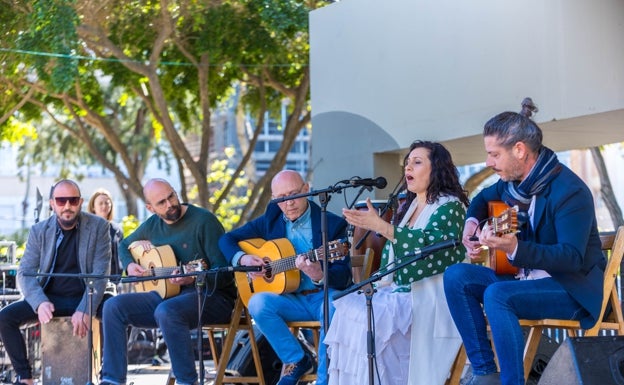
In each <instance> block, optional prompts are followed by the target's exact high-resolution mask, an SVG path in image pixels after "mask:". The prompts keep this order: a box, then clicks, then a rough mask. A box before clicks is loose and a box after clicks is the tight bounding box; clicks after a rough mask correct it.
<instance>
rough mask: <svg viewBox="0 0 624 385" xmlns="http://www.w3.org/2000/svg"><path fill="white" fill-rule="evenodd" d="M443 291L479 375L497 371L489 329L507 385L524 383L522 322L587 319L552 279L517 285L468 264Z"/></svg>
mask: <svg viewBox="0 0 624 385" xmlns="http://www.w3.org/2000/svg"><path fill="white" fill-rule="evenodd" d="M444 292H445V295H446V300H447V302H448V306H449V310H450V312H451V316H452V317H453V321H454V322H455V325H456V326H457V330H458V331H459V334H460V335H461V337H462V340H463V342H464V346H465V347H466V354H467V355H468V358H469V359H470V363H471V364H472V371H473V373H474V374H476V375H485V374H490V373H495V372H496V370H497V369H496V363H495V362H494V354H493V352H492V347H491V344H490V341H489V340H488V336H487V323H489V324H490V328H491V333H492V339H493V341H494V346H495V348H496V352H497V355H498V362H499V365H500V370H501V383H502V384H503V385H521V384H524V367H523V353H524V336H523V334H522V328H521V327H520V323H519V321H518V320H519V319H532V320H535V319H542V318H559V319H571V320H578V319H581V318H583V317H584V316H587V311H586V310H585V309H583V307H581V305H580V304H579V303H578V302H576V301H575V300H574V299H573V298H572V297H571V296H570V295H569V294H568V293H567V292H566V291H565V290H564V289H563V287H562V286H561V285H560V284H559V283H558V282H557V281H555V280H554V279H552V278H543V279H538V280H516V279H514V277H513V276H511V275H496V274H495V273H494V271H493V270H492V269H490V268H488V267H483V266H479V265H472V264H468V263H459V264H456V265H452V266H450V267H449V268H448V269H447V270H446V271H445V272H444ZM482 304H483V307H482V306H481V305H482ZM484 311H485V315H487V321H486V318H485V315H484Z"/></svg>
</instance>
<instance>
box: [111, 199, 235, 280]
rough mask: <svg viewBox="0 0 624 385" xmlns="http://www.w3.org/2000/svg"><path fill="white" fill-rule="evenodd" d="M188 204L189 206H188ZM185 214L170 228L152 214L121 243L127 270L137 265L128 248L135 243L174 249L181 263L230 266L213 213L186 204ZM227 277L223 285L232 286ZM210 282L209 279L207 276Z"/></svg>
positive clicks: (210, 267) (120, 251)
mask: <svg viewBox="0 0 624 385" xmlns="http://www.w3.org/2000/svg"><path fill="white" fill-rule="evenodd" d="M185 205H186V204H185ZM186 206H187V207H188V208H187V210H186V213H185V214H184V216H183V217H182V218H180V220H179V221H177V222H175V223H173V224H171V225H169V224H167V223H165V222H164V221H163V220H162V219H161V218H160V217H158V215H152V216H151V217H149V218H148V219H147V220H146V221H145V222H143V223H142V224H141V225H140V226H139V227H138V228H137V229H136V230H135V231H134V232H133V233H132V234H130V235H129V236H128V237H126V238H124V239H123V240H122V241H121V243H120V244H119V258H120V260H121V262H122V264H123V267H124V270H126V269H127V267H128V265H129V264H130V263H132V262H134V259H133V258H132V255H131V254H130V250H128V246H129V245H130V244H131V243H132V242H134V241H140V240H148V241H150V242H151V243H152V244H153V245H154V246H162V245H169V246H171V248H172V250H173V252H174V254H175V256H176V260H177V261H178V263H180V262H181V263H183V264H184V263H188V262H190V261H193V260H197V259H203V260H204V261H205V262H206V264H207V268H208V269H212V268H215V267H224V266H228V263H227V261H226V260H225V257H224V256H223V254H222V253H221V250H220V249H219V245H218V242H219V238H220V237H221V235H223V233H224V230H223V226H222V225H221V223H220V222H219V220H218V219H217V217H215V216H214V214H212V213H211V212H210V211H208V210H206V209H204V208H201V207H197V206H193V205H186ZM220 275H223V276H227V277H226V278H228V279H225V281H226V282H224V281H222V279H221V278H220V279H219V281H220V285H219V287H222V285H223V284H229V283H228V282H227V281H229V278H231V276H232V274H231V273H224V274H220ZM208 278H209V280H210V277H208Z"/></svg>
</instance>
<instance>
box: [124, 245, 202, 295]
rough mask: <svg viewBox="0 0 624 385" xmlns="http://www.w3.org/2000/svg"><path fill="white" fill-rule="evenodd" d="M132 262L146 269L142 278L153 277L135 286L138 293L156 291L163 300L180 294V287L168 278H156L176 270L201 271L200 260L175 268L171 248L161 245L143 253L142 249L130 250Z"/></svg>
mask: <svg viewBox="0 0 624 385" xmlns="http://www.w3.org/2000/svg"><path fill="white" fill-rule="evenodd" d="M130 254H132V257H133V258H134V261H135V262H136V263H137V264H139V265H141V267H143V268H144V269H146V272H145V274H143V276H144V277H154V279H153V280H148V281H140V282H138V283H137V285H136V286H135V289H136V291H138V292H150V291H156V292H158V294H159V295H160V296H161V297H162V298H163V299H166V298H171V297H174V296H176V295H178V294H180V285H174V284H173V283H171V282H169V278H158V277H166V276H168V275H172V274H173V272H174V271H176V270H178V271H180V272H183V273H190V272H193V271H198V270H201V266H202V265H201V259H199V260H195V261H191V262H189V263H187V264H185V265H183V266H177V261H176V257H175V254H174V253H173V250H172V249H171V246H169V245H162V246H157V247H154V248H152V249H150V250H149V251H147V252H144V249H143V247H141V246H136V247H133V248H131V249H130Z"/></svg>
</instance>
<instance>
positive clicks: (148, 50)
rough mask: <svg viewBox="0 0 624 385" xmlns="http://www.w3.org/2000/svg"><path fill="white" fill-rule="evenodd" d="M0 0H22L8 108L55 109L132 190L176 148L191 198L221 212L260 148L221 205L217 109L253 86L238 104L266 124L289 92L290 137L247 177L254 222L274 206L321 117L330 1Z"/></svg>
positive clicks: (49, 112) (5, 73) (6, 65)
mask: <svg viewBox="0 0 624 385" xmlns="http://www.w3.org/2000/svg"><path fill="white" fill-rule="evenodd" d="M0 1H3V2H4V3H5V4H4V5H5V6H4V7H3V8H4V9H7V8H10V10H11V11H10V13H11V15H9V16H7V17H6V20H8V21H10V23H8V24H6V25H4V27H0V28H3V30H2V34H3V36H4V37H6V39H3V40H2V41H3V42H2V44H3V47H2V48H4V50H3V51H2V52H3V54H4V57H3V60H2V62H1V63H2V69H1V72H0V76H1V77H2V83H3V84H4V85H2V86H0V87H3V88H4V90H3V91H5V92H7V93H8V94H10V96H9V97H7V98H6V99H7V100H6V102H7V103H6V104H3V106H4V107H3V108H4V110H0V111H2V114H0V116H18V117H20V119H22V120H24V121H30V120H34V119H40V117H41V116H42V115H46V116H48V117H49V118H50V119H52V121H53V122H54V124H55V126H56V129H57V130H59V131H61V132H64V133H65V135H66V136H68V137H69V138H71V140H72V141H75V143H79V144H80V146H78V147H82V149H83V150H85V151H87V150H88V153H89V156H92V159H93V161H94V162H97V163H99V164H101V165H102V166H103V167H104V168H106V169H108V170H110V171H111V172H112V173H113V174H114V175H115V178H116V179H117V181H118V183H119V185H120V186H122V189H125V190H124V191H128V194H129V195H130V194H133V195H134V196H142V191H141V181H142V177H143V173H144V169H145V165H146V164H147V161H148V160H149V159H150V157H153V156H154V155H155V154H154V152H155V151H156V152H157V153H159V154H164V153H165V151H168V154H167V155H169V157H170V158H165V157H163V158H162V159H168V160H169V161H170V162H171V163H172V164H173V163H175V164H177V165H179V166H181V167H180V170H182V171H181V172H180V173H179V176H178V178H179V180H180V184H181V186H183V188H182V191H181V195H182V198H183V199H184V200H187V201H188V200H189V196H188V191H190V190H191V189H195V188H196V191H197V194H196V198H195V199H194V200H193V202H194V203H197V204H199V205H201V206H205V207H208V208H210V209H212V210H218V208H219V206H220V204H221V203H222V202H223V197H225V196H227V195H228V194H229V192H230V191H232V188H233V186H235V183H236V181H237V179H238V178H239V177H240V176H241V173H242V171H243V170H244V168H245V164H246V162H248V161H249V159H250V152H251V151H253V146H248V147H247V152H246V153H245V154H242V156H241V163H240V165H239V167H238V168H237V169H236V170H235V171H234V173H233V175H232V179H231V180H230V182H228V183H226V184H225V186H224V188H223V189H219V190H220V191H222V192H223V193H222V195H221V197H220V199H217V200H215V201H214V203H210V202H209V199H210V197H211V191H215V190H217V189H218V186H215V184H219V183H221V182H210V183H209V178H208V176H209V170H210V165H211V163H212V162H213V161H215V160H218V158H219V157H222V154H221V152H220V151H219V150H220V149H218V148H214V147H212V145H213V143H212V141H213V139H214V135H215V133H214V131H213V123H212V120H211V117H212V115H213V113H214V110H215V109H216V107H217V106H218V105H219V103H220V102H222V101H224V100H226V99H227V98H228V97H230V96H231V94H232V87H233V86H234V85H237V86H240V85H242V86H243V88H244V89H245V93H244V95H243V96H242V98H241V103H240V105H239V107H238V108H239V109H245V111H249V112H251V113H252V114H253V115H254V116H256V117H257V118H256V119H255V121H256V122H257V124H258V125H260V124H261V123H262V119H263V117H264V114H265V111H278V110H279V106H280V105H281V101H282V100H283V99H285V98H287V99H288V100H289V101H290V103H289V117H288V119H287V124H286V126H285V127H284V128H283V129H284V141H283V145H282V147H281V149H280V150H279V151H278V153H277V155H276V157H275V159H274V160H273V163H272V165H271V166H270V168H269V171H268V172H267V173H266V175H265V176H264V177H263V178H261V179H260V180H255V178H254V177H253V176H248V177H249V181H250V182H249V183H250V185H249V190H250V191H251V193H250V197H249V202H250V203H248V204H247V207H246V209H245V211H244V212H245V213H248V214H245V215H244V216H243V220H245V219H247V218H249V217H251V216H254V215H257V213H259V211H260V210H261V209H263V208H264V206H265V204H266V202H267V201H268V198H269V194H270V192H268V191H266V190H265V189H264V186H266V185H267V181H268V180H270V178H272V176H273V175H274V174H275V173H276V172H277V171H279V170H280V169H281V168H283V166H284V164H285V162H286V156H287V154H288V151H289V150H290V147H291V146H292V143H293V142H294V140H295V138H296V136H297V134H298V133H299V131H300V130H301V128H302V127H304V126H305V125H306V124H309V122H310V111H309V103H308V101H309V84H310V81H309V70H308V65H307V63H308V49H309V47H308V31H307V22H308V21H307V20H308V19H307V16H308V12H309V11H310V10H311V9H313V8H316V7H319V6H322V5H324V4H325V3H324V2H317V1H302V0H279V1H278V0H273V1H271V0H240V1H228V0H221V1H219V0H215V1H210V2H197V1H193V0H181V1H173V0H160V1H149V0H143V1H138V0H136V1H121V0H98V1H94V0H73V1H72V0H56V1H54V2H51V1H47V0H37V1H33V2H32V3H29V4H30V5H20V3H17V2H10V1H8V0H0ZM7 3H9V4H7ZM12 42H15V43H12ZM5 95H6V93H5ZM124 103H126V104H124ZM127 103H130V104H132V105H133V106H134V109H132V108H128V105H127ZM124 113H125V114H126V116H125V118H121V117H120V116H121V115H123V114H124ZM131 117H133V118H132V119H131ZM129 122H135V124H129ZM4 123H5V122H2V121H0V124H3V128H5V129H6V124H4ZM256 131H257V130H256ZM191 137H192V138H196V139H195V141H194V143H193V144H195V143H196V144H197V149H196V150H193V146H191V145H190V143H189V142H190V139H189V138H191ZM161 138H162V140H161ZM67 140H68V143H69V140H70V139H67ZM253 141H254V138H250V143H253ZM83 156H84V157H87V154H80V157H83ZM80 159H81V158H80Z"/></svg>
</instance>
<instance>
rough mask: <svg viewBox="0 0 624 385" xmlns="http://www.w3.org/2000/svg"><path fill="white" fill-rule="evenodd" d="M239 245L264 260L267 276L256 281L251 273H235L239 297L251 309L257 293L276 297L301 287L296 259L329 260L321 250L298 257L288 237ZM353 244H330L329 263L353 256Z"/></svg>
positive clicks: (258, 240)
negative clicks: (351, 251) (249, 304)
mask: <svg viewBox="0 0 624 385" xmlns="http://www.w3.org/2000/svg"><path fill="white" fill-rule="evenodd" d="M238 246H240V248H241V249H242V250H243V251H244V252H245V253H246V254H252V255H257V256H259V257H261V258H262V259H263V260H264V269H263V272H264V274H263V275H262V276H257V277H255V278H253V279H251V278H249V276H248V275H247V273H243V272H235V273H234V279H235V280H236V286H237V287H238V295H239V296H240V297H241V300H242V301H243V303H244V304H245V306H247V304H248V303H249V298H251V296H252V295H253V294H254V293H258V292H271V293H276V294H283V293H292V292H293V291H295V290H297V288H298V287H299V280H300V278H301V276H300V272H299V270H298V269H297V267H296V266H295V260H296V259H297V257H298V256H300V255H303V256H305V257H306V258H307V259H309V260H310V261H311V262H316V261H319V260H323V259H325V256H324V254H325V250H324V248H323V247H320V248H318V249H315V250H310V251H307V252H305V253H302V254H296V253H295V248H294V247H293V246H292V244H291V243H290V241H289V240H288V239H286V238H279V239H273V240H270V241H266V240H264V239H261V238H253V239H248V240H245V241H240V242H239V243H238ZM349 247H350V245H349V243H348V242H347V241H344V240H335V241H331V242H329V243H328V245H327V248H328V253H329V255H328V256H327V261H331V260H334V259H342V258H344V257H345V256H346V255H347V254H348V253H349Z"/></svg>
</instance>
